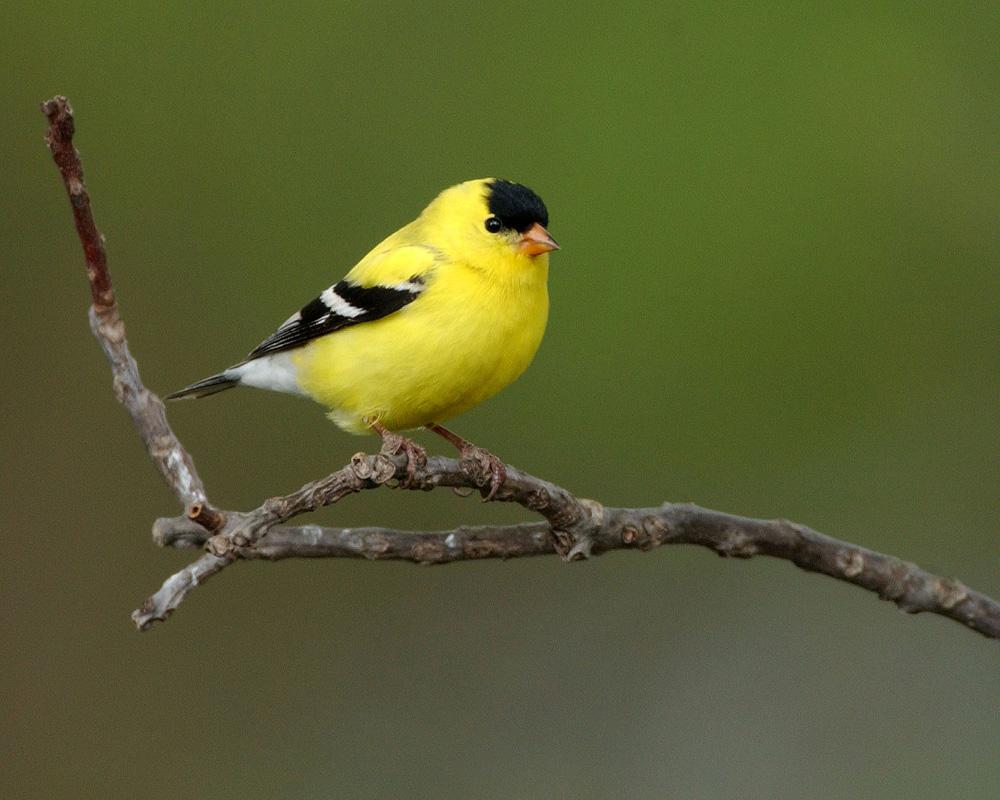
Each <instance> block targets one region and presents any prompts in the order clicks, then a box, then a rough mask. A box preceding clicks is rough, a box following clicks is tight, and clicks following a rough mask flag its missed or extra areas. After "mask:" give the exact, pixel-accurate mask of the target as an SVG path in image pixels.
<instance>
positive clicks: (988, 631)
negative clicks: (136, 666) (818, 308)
mask: <svg viewBox="0 0 1000 800" xmlns="http://www.w3.org/2000/svg"><path fill="white" fill-rule="evenodd" d="M42 111H43V113H44V114H45V115H46V117H47V118H48V120H49V128H48V133H47V135H46V137H45V141H46V143H47V145H48V147H49V150H50V151H51V153H52V157H53V160H54V161H55V163H56V166H57V167H58V169H59V172H60V175H61V176H62V179H63V184H64V186H65V188H66V192H67V194H68V196H69V200H70V206H71V208H72V213H73V219H74V222H75V224H76V229H77V233H78V235H79V237H80V242H81V244H82V245H83V251H84V258H85V263H86V267H87V278H88V280H89V283H90V290H91V308H90V327H91V330H92V332H93V334H94V336H95V337H96V338H97V340H98V342H99V343H100V345H101V348H102V349H103V351H104V354H105V355H106V356H107V358H108V361H109V363H110V365H111V372H112V376H113V385H114V391H115V396H116V397H117V399H118V401H119V402H120V403H122V405H123V406H125V408H126V410H127V411H128V413H129V414H130V416H131V417H132V421H133V423H134V424H135V427H136V431H137V433H138V434H139V436H140V438H141V439H142V440H143V442H144V443H145V445H146V450H147V452H148V454H149V457H150V459H151V460H152V461H153V463H154V464H155V465H156V467H157V468H158V470H159V471H160V474H161V476H162V477H163V479H164V481H165V482H166V484H167V485H168V486H169V487H170V488H171V489H172V490H173V492H174V494H175V495H176V496H177V499H178V500H179V501H180V503H181V506H182V508H184V509H185V513H184V514H183V515H182V516H177V517H169V518H161V519H158V520H156V522H155V524H154V525H153V541H154V542H155V543H156V544H158V545H160V546H162V547H174V548H203V549H204V550H205V552H204V553H202V555H201V556H199V558H197V559H196V560H195V561H193V562H191V563H190V564H188V565H187V566H186V567H184V568H183V569H182V570H180V571H179V572H177V573H175V574H174V575H171V576H170V577H169V578H167V579H166V581H164V583H163V585H162V586H161V587H160V589H159V590H157V591H156V592H155V593H154V594H152V595H151V596H150V597H149V598H147V599H146V601H145V602H144V603H143V604H142V605H141V606H140V607H139V608H138V609H136V610H135V611H134V612H133V613H132V619H133V620H134V622H135V624H136V626H137V627H138V628H139V630H147V629H148V628H149V627H150V626H152V625H153V624H154V623H155V622H157V621H161V620H165V619H166V618H167V617H168V616H169V615H170V614H171V613H172V612H173V611H174V610H175V609H176V608H177V607H178V606H179V605H180V604H181V603H182V602H183V601H184V599H185V598H186V597H187V595H188V594H189V593H190V592H191V591H192V590H193V589H194V588H196V587H197V586H199V585H200V584H201V583H203V582H204V581H206V580H208V579H209V578H211V577H212V576H213V575H215V574H217V573H218V572H220V571H222V570H223V569H225V568H226V567H227V566H229V565H231V564H234V563H236V562H237V561H241V560H253V559H261V560H270V561H278V560H281V559H284V558H365V559H368V560H372V561H378V560H388V559H396V560H405V561H411V562H415V563H421V564H446V563H454V562H457V561H466V560H472V559H482V558H503V559H507V558H517V557H526V556H539V555H550V554H558V555H560V556H562V558H563V559H565V560H567V561H573V560H576V559H582V558H588V557H590V556H592V555H599V554H601V553H604V552H607V551H608V550H618V549H625V550H639V551H647V550H651V549H653V548H656V547H659V546H661V545H668V544H693V545H698V546H701V547H707V548H709V549H711V550H713V551H714V552H716V553H718V554H719V555H720V556H723V557H731V558H751V557H754V556H757V555H764V556H771V557H773V558H780V559H784V560H787V561H790V562H792V563H793V564H795V565H796V566H798V567H800V568H801V569H804V570H807V571H810V572H818V573H822V574H824V575H828V576H830V577H832V578H836V579H838V580H841V581H845V582H847V583H851V584H854V585H855V586H859V587H861V588H863V589H866V590H868V591H871V592H874V593H875V594H876V595H878V596H879V597H881V598H882V599H883V600H890V601H892V602H893V603H895V604H896V605H897V606H898V607H899V608H900V609H901V610H902V611H905V612H907V613H911V614H916V613H921V612H929V613H932V614H938V615H940V616H943V617H946V618H948V619H952V620H955V621H957V622H960V623H962V624H963V625H966V626H968V627H969V628H971V629H973V630H975V631H977V632H978V633H980V634H982V635H984V636H987V637H990V638H993V639H1000V603H997V601H996V600H993V599H992V598H990V597H987V596H986V595H984V594H981V593H979V592H976V591H974V590H972V589H970V588H969V587H967V586H965V585H964V584H962V583H961V582H959V581H957V580H955V579H952V578H942V577H939V576H936V575H932V574H930V573H928V572H925V571H924V570H922V569H920V568H919V567H917V566H916V565H915V564H911V563H909V562H906V561H903V560H901V559H899V558H897V557H896V556H892V555H887V554H884V553H878V552H875V551H874V550H868V549H867V548H863V547H860V546H859V545H855V544H851V543H849V542H844V541H840V540H837V539H833V538H831V537H829V536H825V535H824V534H821V533H818V532H816V531H814V530H812V529H810V528H808V527H806V526H804V525H800V524H798V523H793V522H789V521H787V520H780V519H779V520H759V519H750V518H747V517H739V516H735V515H732V514H725V513H723V512H720V511H712V510H710V509H705V508H700V507H698V506H695V505H691V504H672V503H664V504H663V505H661V506H658V507H653V508H612V507H609V506H604V505H602V504H601V503H599V502H597V501H595V500H588V499H584V498H578V497H575V496H574V495H573V494H571V493H570V492H569V491H567V490H566V489H564V488H562V487H561V486H557V485H556V484H553V483H550V482H548V481H545V480H543V479H541V478H537V477H535V476H533V475H529V474H528V473H526V472H523V471H521V470H518V469H516V468H515V467H512V466H510V465H504V467H505V469H506V480H505V481H504V482H503V484H502V485H501V486H500V487H499V489H498V490H497V491H496V492H495V494H493V495H492V496H490V484H489V481H490V475H489V470H488V469H487V468H486V465H485V464H483V463H481V462H480V461H478V460H477V459H476V458H475V457H474V456H470V457H465V458H462V459H458V460H456V459H450V458H441V457H437V456H432V457H429V458H427V459H426V462H425V463H424V464H422V465H418V466H417V468H416V469H415V470H413V474H412V476H411V475H410V474H409V473H408V470H407V466H408V464H407V458H406V456H405V454H394V453H392V452H389V451H388V450H387V449H383V451H381V452H379V453H376V454H366V453H357V454H356V455H355V456H354V457H353V458H352V459H351V461H350V463H348V464H347V465H345V466H344V467H342V468H341V469H339V470H337V471H336V472H333V473H331V474H330V475H328V476H326V477H325V478H320V479H319V480H316V481H312V482H311V483H307V484H306V485H304V486H302V487H301V488H300V489H299V490H297V491H295V492H292V493H291V494H289V495H286V496H282V497H272V498H270V499H268V500H265V501H264V502H263V503H262V504H261V505H260V506H258V507H257V508H256V509H253V510H252V511H245V512H243V511H224V510H221V509H217V508H215V507H214V506H213V505H211V504H210V503H209V501H208V497H207V495H206V492H205V487H204V484H203V483H202V481H201V478H200V477H199V476H198V472H197V470H196V469H195V465H194V460H193V459H192V458H191V456H190V454H189V453H188V452H187V450H186V449H185V448H184V447H183V445H182V444H181V443H180V441H179V440H178V439H177V437H176V436H175V435H174V433H173V431H172V430H171V428H170V426H169V424H168V423H167V418H166V412H165V409H164V407H163V403H162V402H161V401H160V399H159V398H158V397H157V396H156V395H155V394H153V393H152V392H150V391H149V390H148V389H147V388H146V387H145V385H144V384H143V383H142V380H141V378H140V377H139V369H138V367H137V365H136V363H135V360H134V359H133V358H132V355H131V353H130V352H129V349H128V342H127V339H126V336H125V325H124V323H123V322H122V319H121V316H120V315H119V313H118V306H117V302H116V300H115V293H114V287H113V285H112V282H111V276H110V273H109V272H108V266H107V253H106V251H105V248H104V239H103V237H102V236H101V234H100V232H99V231H98V229H97V226H96V224H95V223H94V218H93V214H92V212H91V208H90V197H89V195H88V193H87V188H86V184H85V183H84V180H83V168H82V166H81V163H80V156H79V153H78V152H77V151H76V149H75V147H74V146H73V135H74V132H75V124H74V120H73V111H72V108H71V107H70V104H69V102H68V101H67V100H66V98H65V97H61V96H57V97H54V98H52V99H51V100H48V101H47V102H45V103H43V104H42ZM386 485H390V486H396V487H399V488H406V489H410V490H417V491H431V490H433V489H436V488H438V487H448V488H451V489H453V490H455V491H456V492H461V491H463V490H471V491H479V492H480V494H481V495H482V496H483V497H484V498H487V497H489V499H491V500H493V501H497V502H513V503H518V504H519V505H521V506H523V507H524V508H526V509H528V510H529V511H532V512H534V513H536V514H538V515H540V516H541V517H542V518H543V519H544V521H543V522H530V523H520V524H517V525H499V526H488V527H468V526H463V527H459V528H455V529H453V530H450V531H398V530H392V529H387V528H374V527H371V528H324V527H320V526H317V525H305V526H298V527H292V526H286V525H285V524H284V523H286V522H288V521H289V520H291V519H293V518H294V517H296V516H298V515H300V514H303V513H306V512H309V511H314V510H316V509H318V508H320V507H322V506H327V505H331V504H333V503H337V502H339V501H340V500H342V499H343V498H344V497H346V496H347V495H350V494H355V493H357V492H361V491H366V490H371V489H378V488H380V487H383V486H386Z"/></svg>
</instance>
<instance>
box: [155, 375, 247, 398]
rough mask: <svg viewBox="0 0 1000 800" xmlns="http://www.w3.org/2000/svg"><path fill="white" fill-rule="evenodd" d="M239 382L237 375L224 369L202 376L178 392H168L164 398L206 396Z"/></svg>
mask: <svg viewBox="0 0 1000 800" xmlns="http://www.w3.org/2000/svg"><path fill="white" fill-rule="evenodd" d="M239 382H240V379H239V376H237V375H233V373H232V372H231V371H230V370H226V371H225V372H220V373H219V374H218V375H212V376H211V377H209V378H204V379H203V380H200V381H198V382H197V383H192V384H191V385H190V386H185V387H184V388H183V389H181V390H180V391H178V392H174V393H173V394H168V395H167V396H166V398H164V399H166V400H182V399H184V398H187V397H193V398H198V397H208V396H209V395H210V394H215V393H216V392H224V391H225V390H226V389H232V388H233V387H234V386H236V385H237V384H238V383H239Z"/></svg>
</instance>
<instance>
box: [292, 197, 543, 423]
mask: <svg viewBox="0 0 1000 800" xmlns="http://www.w3.org/2000/svg"><path fill="white" fill-rule="evenodd" d="M489 180H490V179H483V180H477V181H468V182H466V183H462V184H459V185H458V186H453V187H451V188H450V189H446V190H445V191H444V192H442V193H441V194H440V195H439V196H438V197H437V198H435V200H434V201H433V202H432V203H431V204H430V205H429V206H428V207H427V208H426V209H425V210H424V211H423V213H422V214H421V215H420V216H419V217H418V218H417V219H416V220H414V221H413V222H411V223H410V224H409V225H406V226H405V227H403V228H401V229H400V230H399V231H397V232H396V233H394V234H392V235H391V236H389V237H388V238H387V239H385V240H384V241H383V242H381V243H380V244H379V245H377V246H376V247H374V248H373V249H372V250H371V252H370V253H368V255H366V256H365V257H364V258H363V259H362V260H361V261H360V262H359V263H358V264H357V266H356V267H354V269H352V270H351V272H350V273H349V274H348V276H347V279H348V280H350V281H352V282H354V283H357V284H360V285H362V286H366V287H370V286H375V285H392V284H397V283H400V282H403V281H407V280H409V279H411V278H414V277H417V278H420V279H421V280H423V281H424V284H425V286H426V289H425V290H424V291H423V293H422V294H420V296H419V297H417V299H416V300H414V301H413V302H412V303H410V304H409V305H407V306H405V307H403V308H402V309H401V310H399V311H397V312H395V313H393V314H391V315H390V316H387V317H384V318H382V319H380V320H376V321H372V322H364V323H360V324H358V325H353V326H350V327H347V328H344V329H342V330H339V331H336V332H334V333H330V334H328V335H326V336H322V337H320V338H318V339H316V340H314V341H312V342H310V343H308V344H306V345H305V346H304V347H301V348H299V349H297V350H294V351H292V361H293V363H294V364H295V367H296V371H297V380H298V383H299V386H300V387H301V389H302V390H303V391H304V392H305V393H306V394H308V395H309V396H310V397H312V398H313V399H315V400H317V401H318V402H320V403H321V404H323V405H325V406H327V407H328V408H330V409H331V411H330V414H329V416H330V418H331V419H332V420H333V421H334V422H335V423H336V424H337V425H339V426H340V427H341V428H343V429H344V430H348V431H351V432H353V433H363V432H365V431H367V429H368V422H369V421H372V420H376V421H378V422H380V423H382V424H383V425H384V426H386V427H387V428H389V429H391V430H404V429H407V428H415V427H418V426H420V425H424V424H427V423H430V422H442V421H444V420H446V419H448V418H449V417H452V416H455V415H456V414H459V413H461V412H462V411H465V410H467V409H469V408H471V407H473V406H475V405H477V404H478V403H480V402H482V401H483V400H486V399H487V398H489V397H492V396H493V395H494V394H496V393H497V392H498V391H500V390H501V389H502V388H504V387H505V386H507V385H508V384H509V383H511V381H513V380H514V379H516V378H517V377H518V376H519V375H520V374H521V373H522V372H523V371H524V370H525V369H526V368H527V366H528V364H529V363H530V362H531V360H532V358H533V357H534V355H535V351H536V350H537V349H538V345H539V343H540V342H541V339H542V334H543V333H544V331H545V323H546V319H547V317H548V289H547V277H548V255H547V254H546V253H542V254H540V255H537V256H527V255H524V254H523V253H522V252H520V251H519V250H518V249H517V248H516V247H515V246H513V242H512V240H511V239H510V237H504V236H499V235H495V234H490V233H488V232H487V231H486V230H484V228H483V221H484V220H485V219H486V217H487V216H489V210H488V207H487V201H486V194H487V186H488V183H489Z"/></svg>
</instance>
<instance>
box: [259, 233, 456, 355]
mask: <svg viewBox="0 0 1000 800" xmlns="http://www.w3.org/2000/svg"><path fill="white" fill-rule="evenodd" d="M440 258H441V256H440V253H438V251H436V250H434V249H433V248H429V247H424V246H421V245H406V246H403V247H395V248H391V249H388V250H383V251H381V252H379V251H377V250H376V251H373V252H372V253H370V254H368V255H367V256H366V257H365V258H364V259H362V260H361V261H360V262H359V263H358V265H357V266H356V267H355V268H354V269H352V270H351V271H350V272H349V273H348V274H347V277H345V278H344V279H343V280H342V281H340V282H339V283H336V284H334V285H333V286H330V287H329V288H327V289H325V290H324V291H323V293H322V294H320V296H319V297H317V298H316V299H315V300H313V301H312V302H310V303H307V304H306V305H305V306H303V307H302V309H301V310H299V311H296V312H295V313H294V314H292V316H290V317H289V318H288V319H287V320H285V322H284V323H283V324H282V325H281V327H280V328H278V330H276V331H275V332H274V333H273V334H271V335H270V336H268V337H267V338H266V339H265V340H264V341H263V342H261V343H260V344H259V345H257V346H256V347H255V348H254V349H253V350H252V351H251V352H250V355H248V356H247V358H246V360H247V361H252V360H253V359H255V358H260V357H261V356H265V355H270V354H272V353H279V352H281V351H283V350H291V349H292V348H295V347H301V346H302V345H304V344H305V343H306V342H309V341H310V340H312V339H315V338H317V337H318V336H325V335H326V334H328V333H333V332H334V331H338V330H340V329H341V328H346V327H349V326H351V325H359V324H361V323H362V322H371V321H372V320H376V319H381V318H382V317H386V316H388V315H389V314H392V313H395V312H396V311H399V310H400V309H401V308H404V307H405V306H407V305H409V304H410V303H412V302H413V301H414V300H416V299H417V298H418V297H419V296H420V294H421V293H422V292H423V291H424V290H425V289H426V288H427V284H428V281H429V280H430V279H431V277H432V274H433V271H434V267H435V265H436V264H437V262H438V261H439V260H440Z"/></svg>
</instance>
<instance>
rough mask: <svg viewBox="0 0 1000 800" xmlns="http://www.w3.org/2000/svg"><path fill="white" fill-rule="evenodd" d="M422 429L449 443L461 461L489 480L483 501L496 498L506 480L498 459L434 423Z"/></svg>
mask: <svg viewBox="0 0 1000 800" xmlns="http://www.w3.org/2000/svg"><path fill="white" fill-rule="evenodd" d="M424 427H425V428H427V430H429V431H433V432H434V433H436V434H437V435H438V436H440V437H441V438H443V439H447V440H448V441H449V442H451V443H452V445H454V447H455V448H456V449H457V450H458V452H459V454H460V455H461V457H462V461H467V462H472V464H474V465H475V466H476V467H477V468H478V470H479V471H481V473H482V474H483V475H484V476H486V477H487V478H488V479H489V485H490V491H489V493H488V494H487V495H486V497H484V498H483V499H484V500H492V499H493V498H494V497H496V494H497V492H498V491H500V487H501V486H503V482H504V481H505V480H507V468H506V467H505V466H504V464H503V462H502V461H501V460H500V459H499V458H497V457H496V456H495V455H493V453H491V452H490V451H489V450H484V449H483V448H482V447H477V446H476V445H474V444H473V443H472V442H470V441H468V440H467V439H463V438H462V437H461V436H459V435H458V434H457V433H454V432H453V431H450V430H448V429H447V428H445V427H443V426H441V425H438V424H437V423H435V422H431V423H429V424H427V425H425V426H424Z"/></svg>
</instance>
